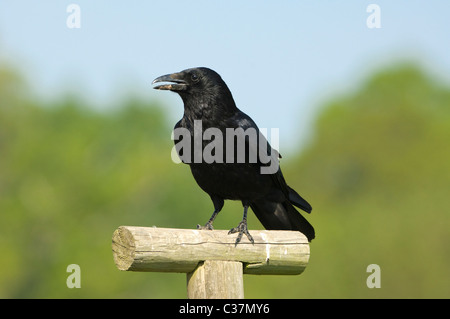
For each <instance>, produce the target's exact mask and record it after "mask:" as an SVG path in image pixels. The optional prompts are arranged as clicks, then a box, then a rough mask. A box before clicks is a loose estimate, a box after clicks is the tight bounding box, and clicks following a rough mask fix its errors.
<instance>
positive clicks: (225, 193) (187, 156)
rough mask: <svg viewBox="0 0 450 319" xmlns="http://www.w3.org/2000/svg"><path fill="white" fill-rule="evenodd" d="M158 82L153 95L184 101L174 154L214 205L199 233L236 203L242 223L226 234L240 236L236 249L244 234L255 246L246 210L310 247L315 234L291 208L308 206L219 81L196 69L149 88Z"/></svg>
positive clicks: (275, 155) (306, 208) (162, 79)
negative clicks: (291, 232)
mask: <svg viewBox="0 0 450 319" xmlns="http://www.w3.org/2000/svg"><path fill="white" fill-rule="evenodd" d="M159 82H165V83H163V84H158V85H157V86H155V87H154V88H155V89H158V90H170V91H173V92H176V93H178V94H179V95H180V97H181V99H182V100H183V103H184V115H183V118H182V119H181V120H180V121H179V122H178V123H177V124H176V125H175V129H174V137H175V138H174V140H175V144H176V150H177V152H178V155H179V157H180V158H181V159H182V161H183V162H184V163H186V164H188V165H189V166H190V168H191V172H192V175H193V176H194V178H195V180H196V181H197V184H198V185H199V186H200V187H201V188H202V189H203V190H204V191H205V192H206V193H208V194H209V196H210V197H211V200H212V202H213V204H214V213H213V214H212V216H211V218H210V219H209V221H208V222H207V223H206V224H205V226H203V227H200V226H197V227H198V228H200V229H213V227H212V223H213V221H214V219H215V218H216V216H217V214H218V213H219V212H220V211H221V209H222V207H223V205H224V200H225V199H231V200H240V201H241V202H242V205H243V206H244V216H243V219H242V221H241V222H240V223H239V225H238V226H237V227H235V228H233V229H231V230H230V231H229V233H238V237H237V239H236V245H237V244H238V243H239V242H240V240H241V238H242V235H243V234H245V235H246V236H247V238H248V239H249V240H250V241H251V242H252V243H253V238H252V236H251V235H250V233H249V232H248V229H247V210H248V207H251V208H252V210H253V212H254V213H255V215H256V217H258V219H259V221H260V222H261V224H262V225H263V226H264V227H265V228H266V229H269V230H270V229H272V230H297V231H300V232H302V233H303V234H305V235H306V237H307V238H308V240H309V241H311V240H312V239H313V238H314V237H315V234H314V228H313V227H312V226H311V224H310V223H309V222H308V221H307V220H306V219H305V218H304V217H303V216H302V215H301V214H300V213H299V212H298V211H297V210H296V209H295V208H294V206H293V205H295V206H297V207H298V208H300V209H302V210H303V211H305V212H307V213H310V212H311V210H312V207H311V205H310V204H309V203H308V202H307V201H306V200H304V199H303V198H302V197H301V196H300V195H299V194H298V193H297V192H296V191H294V190H293V189H292V188H290V187H289V186H288V185H287V184H286V182H285V180H284V177H283V174H282V173H281V169H280V168H279V165H278V157H279V156H278V152H277V151H276V150H274V149H272V148H271V147H270V145H269V143H268V142H267V140H266V139H265V137H264V136H263V135H262V134H261V133H260V131H259V129H258V127H257V126H256V124H255V122H254V121H253V120H252V119H251V118H250V117H249V116H248V115H246V114H245V113H243V112H242V111H240V110H239V109H238V108H237V107H236V104H235V102H234V99H233V96H232V95H231V92H230V90H229V89H228V87H227V85H226V84H225V82H224V81H223V80H222V78H221V77H220V75H219V74H217V73H216V72H215V71H213V70H211V69H208V68H204V67H200V68H192V69H187V70H184V71H181V72H179V73H173V74H168V75H163V76H160V77H158V78H156V79H155V80H154V81H153V83H152V84H154V83H159ZM255 132H256V134H253V135H252V133H255ZM185 133H187V135H184V134H185ZM229 133H233V134H229ZM186 136H187V137H186ZM213 136H214V139H213V138H212V137H213ZM182 137H183V138H182ZM220 139H223V140H222V141H221V140H220ZM188 142H189V143H188ZM239 143H241V144H239ZM181 144H182V145H181ZM230 145H231V147H230ZM239 145H241V146H244V147H243V148H242V147H241V148H240V146H239ZM207 156H209V158H207ZM264 169H265V170H266V171H264Z"/></svg>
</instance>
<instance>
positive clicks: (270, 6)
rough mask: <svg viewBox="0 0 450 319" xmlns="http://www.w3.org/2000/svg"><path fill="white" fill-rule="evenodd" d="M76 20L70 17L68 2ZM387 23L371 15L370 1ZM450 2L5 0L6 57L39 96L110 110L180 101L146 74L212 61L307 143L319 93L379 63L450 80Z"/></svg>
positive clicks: (2, 58)
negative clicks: (130, 98)
mask: <svg viewBox="0 0 450 319" xmlns="http://www.w3.org/2000/svg"><path fill="white" fill-rule="evenodd" d="M71 3H75V4H78V5H79V7H80V9H81V14H80V18H81V28H79V29H69V28H68V27H67V25H66V20H67V17H68V16H69V13H67V12H66V8H67V6H68V5H69V4H71ZM371 3H375V4H377V5H379V7H380V9H381V15H380V18H381V28H379V29H369V28H368V27H367V24H366V20H367V17H368V16H369V15H370V13H368V12H366V8H367V6H368V5H369V4H371ZM449 15H450V2H449V1H447V0H442V1H436V0H434V1H433V0H432V1H413V0H408V1H407V0H403V1H392V0H391V1H375V0H373V1H361V0H354V1H351V0H349V1H337V0H336V1H277V2H276V1H270V2H269V1H226V2H225V1H177V0H172V1H136V0H130V1H114V2H113V1H106V0H79V1H76V0H72V1H50V0H39V1H36V0H28V1H24V0H22V1H21V0H1V1H0V62H3V63H9V64H13V65H15V66H16V67H17V68H19V69H20V70H21V71H22V72H23V73H24V74H25V75H26V77H27V79H28V81H29V82H30V85H31V87H32V89H33V90H34V91H35V92H37V94H39V95H42V96H44V97H48V98H57V97H58V96H61V95H63V94H64V92H75V93H79V94H81V95H82V96H84V97H85V99H86V100H88V101H89V102H91V103H92V104H93V105H95V106H96V107H99V108H102V109H108V108H110V107H115V106H117V105H118V104H120V100H121V97H123V96H125V95H126V93H127V92H133V93H135V94H138V95H139V96H142V97H143V98H146V99H149V100H150V99H154V98H155V99H158V100H160V101H162V102H164V103H165V105H166V106H167V109H168V111H169V114H170V116H171V119H173V121H174V123H175V121H176V120H177V119H179V118H181V116H182V113H183V108H182V104H181V100H180V99H179V98H178V97H177V96H176V95H175V94H170V93H169V92H160V91H155V90H152V89H151V81H152V80H153V79H154V78H155V77H157V76H159V75H162V74H167V73H171V72H175V71H180V70H182V69H186V68H190V67H194V66H207V67H210V68H212V69H214V70H216V71H217V72H218V73H220V74H221V75H222V77H223V79H224V80H225V81H226V82H227V84H228V86H229V87H230V89H231V91H232V93H233V95H234V98H235V100H236V103H237V105H238V106H239V108H241V110H243V111H244V112H246V113H247V114H249V115H250V116H251V117H252V118H253V119H254V120H255V121H256V122H257V124H258V125H259V126H260V127H264V128H274V127H277V128H280V150H281V152H282V153H283V150H289V146H290V145H291V146H299V145H304V143H305V142H306V141H307V140H308V137H309V134H310V129H311V126H312V125H313V123H314V118H315V116H316V115H317V112H318V110H319V107H320V105H321V103H322V102H323V101H326V100H327V99H328V98H331V97H333V96H335V95H338V94H341V93H345V92H348V91H351V90H354V89H356V88H357V87H358V85H359V83H361V81H363V80H364V79H365V78H366V77H367V76H368V75H370V74H371V72H373V71H374V70H377V69H378V68H380V67H381V66H384V65H389V64H391V63H392V62H395V61H417V62H418V63H420V64H421V65H422V66H423V67H424V68H425V69H428V70H429V71H430V73H431V74H432V75H435V76H437V77H438V78H439V79H441V80H445V81H449V76H448V74H450V22H449V21H450V19H449Z"/></svg>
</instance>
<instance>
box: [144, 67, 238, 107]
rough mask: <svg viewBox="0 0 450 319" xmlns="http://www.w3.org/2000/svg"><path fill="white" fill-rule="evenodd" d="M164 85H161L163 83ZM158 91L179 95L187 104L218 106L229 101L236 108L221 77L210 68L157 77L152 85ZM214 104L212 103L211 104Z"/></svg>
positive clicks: (192, 69) (193, 69)
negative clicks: (167, 91) (219, 103)
mask: <svg viewBox="0 0 450 319" xmlns="http://www.w3.org/2000/svg"><path fill="white" fill-rule="evenodd" d="M161 82H162V84H159V83H161ZM155 83H158V85H156V86H154V87H153V88H154V89H157V90H169V91H172V92H175V93H178V94H179V95H180V96H181V98H182V99H183V101H184V102H185V104H186V103H188V104H189V103H194V101H195V103H197V104H198V103H199V102H200V103H206V104H216V103H214V102H218V101H228V104H229V105H230V106H231V105H233V106H234V100H233V97H232V95H231V92H230V90H229V89H228V87H227V85H226V84H225V82H224V81H223V80H222V78H221V77H220V75H219V74H218V73H217V72H215V71H213V70H211V69H208V68H205V67H199V68H191V69H187V70H184V71H181V72H178V73H172V74H167V75H163V76H160V77H157V78H156V79H154V80H153V82H152V84H155ZM211 102H212V103H211Z"/></svg>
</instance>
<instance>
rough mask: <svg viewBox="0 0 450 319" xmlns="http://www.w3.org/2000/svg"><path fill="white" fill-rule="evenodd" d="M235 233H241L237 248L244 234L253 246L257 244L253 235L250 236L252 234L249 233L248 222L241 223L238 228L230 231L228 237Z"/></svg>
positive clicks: (237, 240) (238, 237) (237, 239)
mask: <svg viewBox="0 0 450 319" xmlns="http://www.w3.org/2000/svg"><path fill="white" fill-rule="evenodd" d="M234 233H239V234H238V236H237V238H236V242H235V244H234V246H235V247H236V246H237V244H239V242H240V241H241V239H242V235H243V234H245V236H247V238H248V240H250V242H251V243H252V244H255V241H254V240H253V237H252V235H250V233H249V232H248V228H247V221H246V220H243V221H241V222H240V223H239V225H237V227H234V228H232V229H230V231H229V232H228V235H229V234H234Z"/></svg>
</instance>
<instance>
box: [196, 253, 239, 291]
mask: <svg viewBox="0 0 450 319" xmlns="http://www.w3.org/2000/svg"><path fill="white" fill-rule="evenodd" d="M187 295H188V298H189V299H243V298H244V278H243V266H242V263H241V262H239V261H223V260H205V261H204V262H201V263H200V264H199V265H198V266H197V268H195V270H194V271H192V272H190V273H188V274H187Z"/></svg>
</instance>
